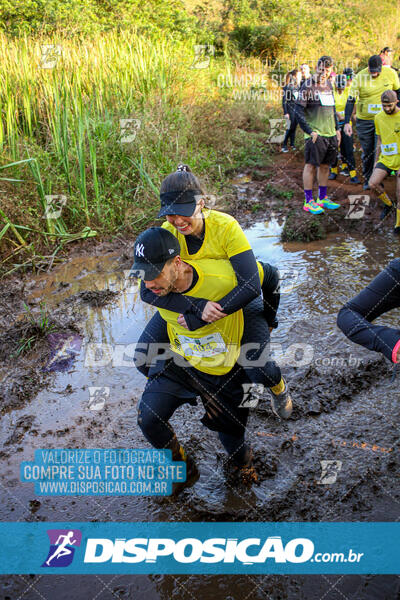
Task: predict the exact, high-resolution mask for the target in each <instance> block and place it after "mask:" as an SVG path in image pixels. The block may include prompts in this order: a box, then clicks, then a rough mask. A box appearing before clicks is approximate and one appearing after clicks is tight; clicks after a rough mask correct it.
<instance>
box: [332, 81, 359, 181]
mask: <svg viewBox="0 0 400 600" xmlns="http://www.w3.org/2000/svg"><path fill="white" fill-rule="evenodd" d="M349 92H350V82H349V84H348V79H347V77H346V75H345V74H342V75H336V77H335V84H334V86H333V96H334V98H335V110H336V116H337V120H338V125H339V127H340V155H341V158H342V161H343V165H342V166H343V168H348V169H349V174H350V182H351V183H361V181H360V180H359V179H358V177H357V173H356V165H355V160H354V150H353V136H352V135H346V134H345V133H344V131H343V129H344V111H345V108H346V103H347V99H348V97H349ZM338 162H339V161H338V157H336V160H335V162H334V163H333V164H332V166H331V173H330V175H329V179H336V177H337V176H338Z"/></svg>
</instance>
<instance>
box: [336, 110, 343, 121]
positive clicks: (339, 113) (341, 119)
mask: <svg viewBox="0 0 400 600" xmlns="http://www.w3.org/2000/svg"><path fill="white" fill-rule="evenodd" d="M337 116H338V119H339V121H344V112H343V111H340V112H339V111H337Z"/></svg>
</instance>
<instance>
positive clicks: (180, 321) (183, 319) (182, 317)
mask: <svg viewBox="0 0 400 600" xmlns="http://www.w3.org/2000/svg"><path fill="white" fill-rule="evenodd" d="M178 323H179V325H182V327H184V328H185V329H189V327H188V326H187V323H186V321H185V317H184V316H183V315H179V317H178Z"/></svg>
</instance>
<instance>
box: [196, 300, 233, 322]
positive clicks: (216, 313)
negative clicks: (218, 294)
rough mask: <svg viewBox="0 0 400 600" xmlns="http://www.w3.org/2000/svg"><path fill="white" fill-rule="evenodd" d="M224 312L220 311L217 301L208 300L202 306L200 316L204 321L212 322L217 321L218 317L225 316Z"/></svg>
mask: <svg viewBox="0 0 400 600" xmlns="http://www.w3.org/2000/svg"><path fill="white" fill-rule="evenodd" d="M226 316H227V315H226V313H224V312H222V307H221V305H220V304H218V302H212V300H209V301H208V302H207V304H206V305H205V307H204V310H203V313H202V315H201V318H202V319H203V321H205V322H206V323H214V321H218V319H222V318H223V317H226Z"/></svg>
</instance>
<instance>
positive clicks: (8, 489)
mask: <svg viewBox="0 0 400 600" xmlns="http://www.w3.org/2000/svg"><path fill="white" fill-rule="evenodd" d="M281 228H282V225H280V224H279V223H278V221H275V220H272V221H271V222H270V223H268V224H263V223H258V224H256V225H254V226H253V227H251V228H249V229H248V230H247V232H246V233H247V235H248V238H249V240H250V242H251V244H252V247H253V249H254V251H255V254H256V256H257V257H258V258H260V259H261V260H265V261H268V262H270V263H271V264H274V265H277V266H279V268H280V269H281V271H282V273H283V276H284V279H283V284H282V288H283V291H284V293H283V294H282V297H281V306H280V311H279V321H280V326H279V328H278V329H277V330H276V331H275V332H274V334H273V337H272V342H273V343H274V344H275V350H274V352H275V355H276V356H277V359H279V358H280V357H281V356H284V355H285V352H286V351H287V348H288V347H289V346H290V345H293V344H302V343H307V344H308V345H309V346H310V348H311V352H312V360H311V363H309V364H305V365H304V364H303V363H302V358H301V356H300V358H299V361H298V363H297V365H298V366H297V368H293V365H288V366H286V367H283V369H284V372H285V374H286V376H287V377H288V379H289V380H290V381H291V383H292V389H293V397H294V400H295V403H296V409H295V411H294V415H293V418H292V419H290V420H289V421H288V422H285V423H284V424H282V423H280V422H279V421H278V420H277V419H275V418H274V417H273V415H272V413H271V410H270V407H269V403H268V401H266V402H263V403H262V405H260V407H259V408H258V409H257V410H255V411H254V412H253V414H252V415H251V417H250V421H249V428H248V440H249V441H250V442H251V444H252V446H253V448H254V452H255V457H256V464H257V468H258V471H259V474H260V484H259V485H257V486H254V487H253V488H252V489H250V490H247V489H239V488H236V487H235V488H232V487H231V486H230V485H229V484H227V483H226V480H225V474H224V458H225V455H224V452H223V450H222V449H221V448H220V447H219V445H218V441H217V439H216V436H215V434H214V433H212V432H210V431H208V430H205V429H204V428H203V427H202V426H201V424H200V423H199V417H200V416H201V415H202V410H201V408H200V407H190V406H187V407H183V408H181V409H180V410H179V411H177V413H176V414H175V415H174V418H173V420H172V423H173V426H174V427H175V429H176V431H177V434H178V437H179V438H180V439H181V440H182V441H183V442H184V445H185V446H186V447H187V448H188V449H189V450H190V449H191V450H192V451H193V453H194V455H195V456H196V459H197V462H198V465H199V469H200V472H201V477H200V480H199V481H198V482H197V483H196V485H195V486H194V487H193V488H191V489H190V490H187V491H185V492H184V494H183V495H182V496H181V497H180V498H179V500H178V501H176V502H173V503H170V502H168V503H166V502H160V501H157V500H154V499H151V498H146V497H143V498H140V497H137V498H128V499H127V498H112V497H110V498H84V497H75V498H70V499H68V498H51V497H35V494H34V493H33V485H32V484H21V483H19V481H18V480H19V464H20V462H21V461H22V460H32V459H33V454H34V450H35V449H36V448H74V447H76V448H96V447H126V448H129V447H130V448H135V447H146V446H147V443H146V442H145V441H144V439H143V437H142V435H141V433H140V431H139V430H138V427H137V425H136V404H137V400H138V398H139V397H140V392H141V390H142V389H143V386H144V381H145V380H144V377H143V376H141V375H140V374H139V373H137V372H136V370H135V369H134V367H132V366H130V365H129V359H130V355H131V347H130V346H129V345H130V344H134V342H136V341H137V339H138V336H139V335H140V332H141V331H142V329H143V327H144V325H145V323H146V322H147V321H148V319H149V318H150V316H151V314H152V309H151V308H149V307H146V306H143V305H142V303H141V302H140V299H138V293H137V289H136V288H135V287H134V286H133V287H132V286H130V284H129V282H127V280H126V279H125V278H124V273H123V271H122V270H121V268H120V266H119V263H118V257H117V256H108V257H103V258H99V257H96V258H79V259H75V260H73V261H70V262H69V263H67V264H66V265H65V266H64V267H63V268H58V269H57V270H56V271H55V272H54V273H52V274H51V275H50V276H42V277H39V278H37V279H36V283H35V287H34V288H33V290H32V296H31V298H35V297H36V298H39V297H40V298H44V299H45V300H46V303H47V304H48V306H49V307H51V306H56V305H57V304H58V303H62V302H64V301H66V300H67V305H68V302H69V303H70V302H73V303H74V304H75V303H76V304H79V310H80V315H81V316H80V322H79V325H80V328H81V331H82V335H81V337H82V339H81V340H80V348H79V347H78V346H76V348H75V355H74V359H73V361H72V364H71V365H70V367H69V369H68V370H67V371H65V372H55V373H54V374H53V375H52V376H51V378H50V385H49V386H48V388H46V389H44V390H42V391H41V392H40V393H39V394H38V395H37V396H36V397H35V398H33V399H32V400H31V401H30V402H29V403H28V404H27V405H26V406H24V407H23V408H22V409H20V410H14V411H10V412H8V413H7V414H5V415H4V416H3V418H2V421H1V430H0V432H1V433H0V434H1V440H2V444H4V452H5V454H4V458H3V460H2V478H3V483H4V487H3V488H2V498H3V500H2V503H1V505H0V519H1V520H13V521H17V520H38V519H39V520H43V521H50V520H51V521H57V520H59V521H61V520H62V521H77V520H80V521H85V520H99V521H172V520H180V521H182V520H187V521H202V520H218V521H232V520H234V521H245V520H251V521H253V520H260V521H280V520H282V521H290V520H292V521H313V520H344V521H362V520H367V521H379V520H382V521H384V520H396V519H397V518H398V517H399V516H400V511H399V508H400V499H399V487H398V485H397V483H396V479H395V476H396V471H397V468H398V467H397V465H396V461H397V455H396V453H395V450H396V448H397V446H398V433H397V432H398V406H399V404H398V400H399V393H398V391H397V390H398V382H397V381H396V380H395V381H394V382H392V381H391V380H390V369H389V368H388V366H387V364H386V363H385V362H384V360H382V359H381V358H380V357H379V356H378V355H376V354H373V353H369V352H367V351H364V349H360V348H358V347H356V346H354V345H351V344H349V343H347V341H346V340H345V339H344V337H343V336H342V335H341V334H340V333H339V332H338V331H337V329H336V326H335V319H336V314H337V311H338V309H339V308H340V306H341V305H342V304H343V303H344V301H345V300H346V299H348V298H349V297H351V296H352V295H353V294H354V293H356V292H357V291H358V290H359V289H361V287H363V286H364V285H365V284H366V283H367V282H368V281H369V280H370V279H371V278H372V277H373V276H374V275H375V274H377V273H378V272H379V271H380V270H381V269H382V268H383V267H384V265H385V264H386V263H387V262H388V261H389V260H390V259H391V258H394V257H395V256H396V254H397V255H398V248H397V246H393V245H386V246H384V245H383V244H382V243H381V242H382V241H383V240H378V239H377V238H376V237H375V238H374V239H359V240H357V239H355V238H354V237H346V236H345V235H335V236H331V237H329V238H328V239H327V240H324V241H321V242H314V243H311V244H308V245H307V246H304V245H298V244H293V243H290V244H283V245H282V244H281V243H280V241H279V236H280V231H281ZM378 241H379V243H378ZM96 290H113V291H118V292H119V293H118V295H117V296H116V298H115V300H114V301H112V302H110V303H109V304H107V305H106V306H103V307H100V308H93V307H90V306H88V305H87V304H85V303H83V302H81V299H80V296H79V294H81V293H82V292H87V291H96ZM71 296H73V297H74V299H73V300H72V301H70V300H68V299H69V298H71ZM67 305H66V306H67ZM61 306H63V305H62V304H61ZM399 315H400V313H399V311H393V312H392V313H390V315H387V316H386V317H385V318H384V319H382V321H384V322H386V323H393V324H395V323H396V322H398V318H399ZM93 343H96V344H102V350H103V354H102V355H101V356H99V355H97V356H95V357H93V355H89V359H88V348H89V344H93ZM122 345H124V348H125V355H124V361H125V362H124V363H123V365H121V356H122V355H121V354H118V348H119V349H120V348H122ZM296 356H297V354H296ZM90 357H91V358H90ZM94 358H95V359H96V360H94ZM88 362H89V363H90V364H88ZM93 386H94V387H104V386H106V387H108V388H109V396H108V397H107V399H106V402H105V404H104V407H103V408H102V409H101V410H91V408H90V393H89V388H90V387H93ZM321 460H336V461H340V462H341V469H340V471H339V472H338V475H337V480H336V482H335V483H334V484H331V485H322V484H320V483H318V482H319V480H320V476H321V463H320V461H321ZM397 472H398V471H397ZM1 581H2V585H3V590H4V591H3V596H2V597H3V598H12V599H14V598H18V597H23V598H29V599H30V598H36V597H39V596H41V597H44V598H47V600H50V599H53V598H58V599H59V600H63V599H64V598H71V597H73V598H77V599H81V598H82V599H84V598H85V599H86V598H101V599H103V598H104V599H105V598H135V599H140V598H142V597H143V598H145V597H146V598H154V599H156V598H157V599H158V598H160V599H167V598H180V599H181V598H183V599H186V598H188V599H189V598H191V599H192V600H193V598H195V599H196V600H199V599H203V598H205V599H208V598H210V599H211V598H212V599H218V600H219V599H221V600H222V599H228V598H232V599H235V600H239V599H240V600H241V599H243V600H244V599H245V598H248V597H250V596H253V597H254V598H260V599H261V598H270V599H272V600H278V599H286V598H288V599H297V598H299V599H314V598H315V599H317V598H318V599H319V598H321V597H324V598H326V599H327V600H330V599H335V600H336V598H338V599H339V598H343V596H345V597H347V598H354V599H355V598H357V600H363V599H364V598H365V599H371V600H372V599H374V600H375V599H377V598H379V599H381V598H382V599H386V598H387V599H389V600H391V599H395V598H398V597H399V596H398V593H399V586H398V579H397V578H395V577H389V576H387V577H356V576H352V577H350V576H346V577H342V576H330V577H325V576H312V577H311V576H302V577H300V576H296V577H291V576H287V577H282V576H279V577H278V576H265V577H262V576H256V577H247V576H235V577H233V576H230V577H227V576H223V577H222V576H221V577H218V576H213V577H211V576H204V577H199V576H194V577H188V576H154V577H145V576H132V577H129V576H115V577H110V576H104V577H101V578H99V577H94V576H93V577H92V576H85V577H82V576H81V577H78V576H70V577H68V578H65V577H61V576H60V577H56V576H47V577H46V576H45V577H39V576H36V577H34V578H30V577H28V576H23V577H17V576H15V577H8V578H6V577H3V578H1ZM29 586H31V587H29ZM27 588H29V591H28V592H26V590H27Z"/></svg>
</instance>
